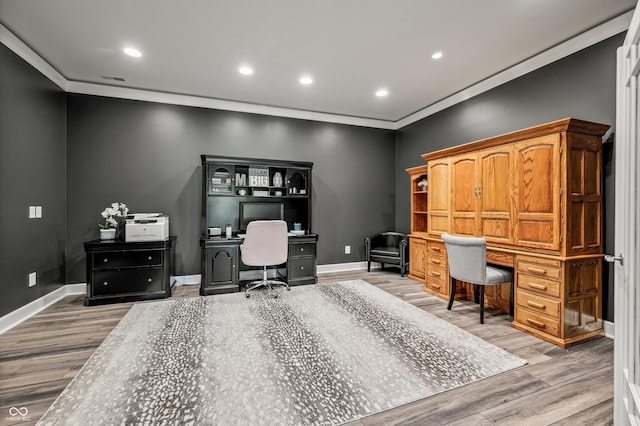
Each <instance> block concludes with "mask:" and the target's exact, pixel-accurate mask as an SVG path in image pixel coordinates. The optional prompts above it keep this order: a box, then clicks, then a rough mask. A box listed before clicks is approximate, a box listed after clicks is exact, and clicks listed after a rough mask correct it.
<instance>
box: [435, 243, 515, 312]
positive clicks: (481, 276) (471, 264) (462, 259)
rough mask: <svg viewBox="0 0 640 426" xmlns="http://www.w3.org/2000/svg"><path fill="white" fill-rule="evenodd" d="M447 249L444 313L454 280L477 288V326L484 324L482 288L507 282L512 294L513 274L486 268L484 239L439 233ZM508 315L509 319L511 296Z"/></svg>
mask: <svg viewBox="0 0 640 426" xmlns="http://www.w3.org/2000/svg"><path fill="white" fill-rule="evenodd" d="M442 239H443V240H444V244H445V246H446V247H447V257H448V260H449V275H450V276H451V292H450V294H449V305H448V306H447V309H448V310H451V305H453V299H454V298H455V295H456V280H460V281H465V282H468V283H471V284H474V287H475V288H476V289H479V293H480V294H479V299H480V300H479V302H480V324H484V286H486V285H499V284H505V283H510V284H511V294H512V295H513V273H512V272H511V271H508V270H506V269H502V268H496V267H494V266H489V265H487V241H486V240H485V239H484V238H476V237H458V236H454V235H449V234H442ZM510 306H511V307H510V309H509V310H510V312H509V314H510V315H511V316H513V296H512V297H511V303H510Z"/></svg>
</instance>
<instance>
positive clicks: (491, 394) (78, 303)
mask: <svg viewBox="0 0 640 426" xmlns="http://www.w3.org/2000/svg"><path fill="white" fill-rule="evenodd" d="M359 278H362V279H365V280H367V281H368V282H370V283H371V284H374V285H376V286H378V287H379V288H381V289H383V290H386V291H387V292H389V293H391V294H393V295H395V296H397V297H399V298H401V299H403V300H406V301H407V302H409V303H412V304H413V305H415V306H418V307H419V308H421V309H423V310H425V311H427V312H429V313H431V314H433V315H436V316H438V317H440V318H442V319H444V320H446V321H449V322H450V323H452V324H455V325H456V326H458V327H460V328H463V329H465V330H467V331H469V332H470V333H473V334H475V335H477V336H479V337H481V338H483V339H485V340H487V341H489V342H491V343H493V344H495V345H497V346H499V347H502V348H504V349H506V350H507V351H509V352H511V353H513V354H515V355H518V356H520V357H522V358H524V359H526V360H527V361H528V365H526V366H524V367H522V368H519V369H516V370H512V371H508V372H506V373H503V374H499V375H496V376H493V377H490V378H488V379H485V380H480V381H478V382H474V383H471V384H469V385H466V386H463V387H460V388H457V389H453V390H450V391H448V392H443V393H441V394H438V395H434V396H432V397H429V398H425V399H422V400H419V401H415V402H413V403H410V404H406V405H404V406H401V407H398V408H395V409H393V410H389V411H385V412H382V413H379V414H375V415H372V416H369V417H366V418H363V419H361V420H358V421H356V422H353V423H352V424H353V425H358V426H364V425H395V424H416V425H516V424H517V425H536V426H537V425H610V424H613V341H612V340H611V339H608V338H600V339H597V340H594V341H591V342H587V343H584V344H582V345H578V346H576V347H572V348H569V349H561V348H559V347H556V346H554V345H551V344H549V343H546V342H544V341H542V340H539V339H536V338H535V337H532V336H529V335H527V334H524V333H522V332H520V331H518V330H515V329H513V328H511V327H510V325H509V324H510V321H511V319H510V317H509V316H507V315H504V314H501V313H498V312H496V311H492V310H488V312H486V313H485V324H483V325H481V324H479V308H478V305H476V304H474V303H472V302H469V301H457V302H455V303H454V305H453V309H452V310H451V311H447V307H446V305H447V304H446V301H444V300H441V299H438V298H436V297H434V296H431V295H429V294H427V293H425V292H423V291H422V286H421V285H420V284H419V283H416V282H415V281H413V280H410V279H408V278H401V277H400V276H399V274H398V273H397V270H392V269H390V270H389V271H374V272H371V273H367V272H364V271H353V272H345V273H332V274H323V275H321V276H320V277H319V280H320V282H335V281H343V280H350V279H359ZM198 289H199V287H198V286H185V287H179V288H178V289H177V290H176V292H175V294H174V296H173V297H190V296H196V295H198ZM292 291H295V287H294V288H293V289H292ZM208 297H215V296H208ZM82 301H83V296H68V297H66V298H64V299H63V300H61V301H59V302H57V303H56V304H54V305H53V306H51V307H49V308H47V309H45V310H43V311H42V312H40V313H38V314H37V315H35V316H34V317H32V318H31V319H29V320H27V321H25V322H24V323H22V324H20V325H19V326H17V327H15V328H14V329H12V330H10V331H8V332H6V333H4V334H2V335H0V425H4V424H7V425H26V424H35V423H36V422H37V421H38V419H39V418H40V417H41V416H42V415H43V414H44V412H45V411H46V410H47V409H48V408H49V406H50V405H51V404H52V403H53V401H54V400H55V399H56V398H57V397H58V395H60V393H61V392H62V391H63V390H64V388H65V387H66V386H67V385H68V384H69V382H70V381H71V380H72V379H73V377H74V376H75V375H76V374H77V373H78V371H80V369H81V368H82V366H83V365H84V363H85V362H86V361H87V360H88V359H89V357H90V356H91V354H92V353H93V352H94V351H95V349H96V348H97V347H98V346H99V345H100V343H101V342H102V341H103V340H104V338H105V337H106V336H107V335H108V334H109V333H110V332H111V330H112V329H113V328H114V327H115V326H116V325H117V324H118V322H119V321H120V319H121V318H122V317H123V316H124V315H125V314H126V313H127V311H128V310H129V308H130V307H131V306H132V304H131V303H122V304H113V305H106V306H94V307H85V306H84V305H83V303H82ZM11 407H26V408H27V409H28V410H29V413H28V415H27V416H25V417H21V416H19V415H18V416H11V415H10V413H9V410H10V408H11Z"/></svg>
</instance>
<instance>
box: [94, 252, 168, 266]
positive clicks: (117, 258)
mask: <svg viewBox="0 0 640 426" xmlns="http://www.w3.org/2000/svg"><path fill="white" fill-rule="evenodd" d="M92 256H93V269H114V268H126V267H137V266H161V265H162V251H159V250H140V251H133V250H132V251H126V252H124V251H113V252H104V253H93V255H92Z"/></svg>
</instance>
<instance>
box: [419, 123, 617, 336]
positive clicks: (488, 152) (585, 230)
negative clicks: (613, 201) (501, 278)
mask: <svg viewBox="0 0 640 426" xmlns="http://www.w3.org/2000/svg"><path fill="white" fill-rule="evenodd" d="M608 128H609V126H607V125H603V124H597V123H591V122H586V121H581V120H576V119H573V118H567V119H563V120H558V121H554V122H551V123H547V124H543V125H540V126H535V127H531V128H528V129H524V130H520V131H517V132H513V133H509V134H505V135H501V136H497V137H493V138H489V139H485V140H481V141H478V142H473V143H469V144H465V145H461V146H456V147H453V148H449V149H444V150H441V151H436V152H431V153H428V154H424V155H422V157H423V158H424V159H425V160H426V161H427V169H426V172H427V173H426V174H427V176H428V191H427V201H426V204H427V213H426V229H422V230H413V229H412V233H411V235H410V238H411V239H412V240H415V241H413V242H410V247H419V248H421V249H422V250H423V252H424V253H425V256H426V260H425V261H424V262H422V263H423V264H424V269H425V270H424V271H413V272H412V274H411V276H412V277H413V278H414V279H418V280H420V277H421V276H424V277H425V278H424V283H425V291H428V292H430V293H432V294H435V295H437V296H440V297H442V298H448V296H449V288H450V282H449V281H450V280H449V272H448V264H447V256H446V251H445V246H444V243H443V242H442V240H441V239H440V235H441V234H442V233H449V234H454V235H462V236H465V235H466V236H483V237H485V238H486V240H487V261H488V262H490V263H495V264H498V265H503V266H508V267H511V268H513V270H514V287H513V288H514V290H513V293H514V295H513V296H514V321H513V322H512V326H513V327H515V328H517V329H519V330H522V331H525V332H528V333H531V334H533V335H535V336H537V337H539V338H542V339H544V340H546V341H549V342H551V343H554V344H556V345H558V346H561V347H567V346H570V345H573V344H576V343H580V342H583V341H585V340H589V339H592V338H594V337H597V336H600V335H601V334H602V313H601V311H602V257H603V251H602V250H603V248H602V176H601V170H602V136H603V135H604V133H605V132H606V131H607V129H608ZM407 171H408V172H410V174H411V172H413V174H412V177H415V176H416V174H417V172H416V170H415V169H408V170H407ZM412 182H413V180H412ZM412 191H414V189H413V188H412ZM412 197H415V195H412ZM420 208H422V209H424V205H421V207H420ZM413 209H414V203H412V215H414V210H413ZM412 218H413V216H412ZM421 226H422V227H423V228H424V223H422V225H421ZM410 256H411V259H414V254H410ZM419 265H420V264H419V263H418V264H417V267H420V266H419ZM487 290H490V289H487ZM492 290H493V291H488V292H487V295H486V299H487V303H488V304H489V305H493V306H496V307H500V308H502V309H504V310H507V309H508V306H509V302H510V298H511V294H510V293H511V292H510V286H509V285H503V286H497V287H495V288H494V289H492ZM467 291H468V290H467V289H465V288H464V286H461V290H460V294H457V295H456V297H466V294H467Z"/></svg>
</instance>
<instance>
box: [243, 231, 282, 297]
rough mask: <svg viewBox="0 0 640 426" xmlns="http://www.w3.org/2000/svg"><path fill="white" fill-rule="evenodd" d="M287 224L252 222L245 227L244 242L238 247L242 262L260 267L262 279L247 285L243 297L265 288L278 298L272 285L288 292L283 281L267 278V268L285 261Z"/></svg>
mask: <svg viewBox="0 0 640 426" xmlns="http://www.w3.org/2000/svg"><path fill="white" fill-rule="evenodd" d="M287 234H288V231H287V222H285V221H284V220H254V221H253V222H249V225H247V232H246V235H245V237H244V241H243V242H242V244H241V245H240V251H241V253H242V262H243V263H244V264H245V265H248V266H262V279H261V280H259V281H254V282H252V283H250V284H248V285H247V289H246V290H245V293H244V294H245V296H246V297H249V292H250V291H251V290H254V289H256V288H259V287H267V288H268V289H269V291H270V292H271V293H272V294H273V297H278V293H276V292H275V291H274V290H273V286H274V285H284V286H285V287H286V288H287V290H290V287H289V284H287V283H286V282H285V281H279V280H270V279H268V278H267V266H276V265H280V264H283V263H285V262H286V261H287V254H288V250H289V237H288V235H287Z"/></svg>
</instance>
